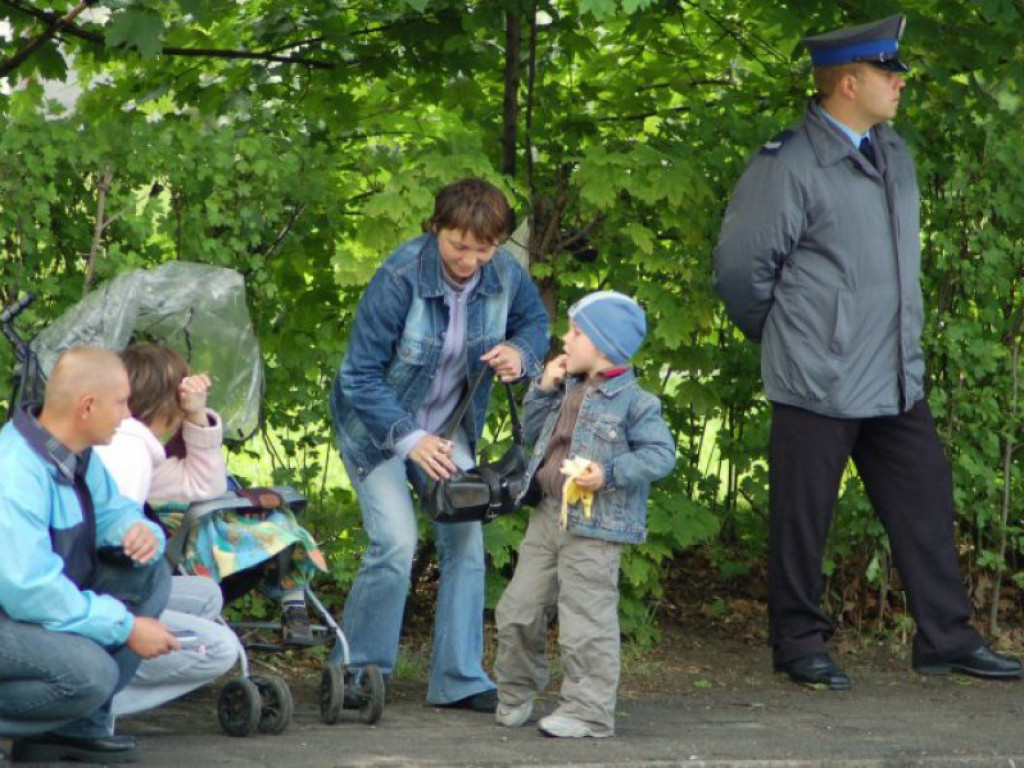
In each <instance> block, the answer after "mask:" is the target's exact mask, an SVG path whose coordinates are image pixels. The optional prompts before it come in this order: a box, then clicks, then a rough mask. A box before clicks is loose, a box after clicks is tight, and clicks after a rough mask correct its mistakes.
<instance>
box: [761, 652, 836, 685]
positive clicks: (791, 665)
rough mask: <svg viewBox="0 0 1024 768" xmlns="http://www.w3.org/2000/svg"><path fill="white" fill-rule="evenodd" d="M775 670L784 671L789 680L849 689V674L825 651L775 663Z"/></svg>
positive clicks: (802, 683) (804, 683) (803, 683)
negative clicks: (782, 662)
mask: <svg viewBox="0 0 1024 768" xmlns="http://www.w3.org/2000/svg"><path fill="white" fill-rule="evenodd" d="M775 671H776V672H785V673H786V674H787V675H789V679H790V680H792V681H793V682H794V683H800V684H801V685H824V686H825V687H827V688H828V689H829V690H830V691H848V690H850V676H849V675H847V674H846V673H845V672H843V670H841V669H840V668H839V667H838V666H837V665H836V663H835V662H834V661H832V657H831V656H829V655H828V654H827V653H812V654H811V655H810V656H801V657H800V658H799V659H793V661H787V662H786V663H785V664H776V665H775Z"/></svg>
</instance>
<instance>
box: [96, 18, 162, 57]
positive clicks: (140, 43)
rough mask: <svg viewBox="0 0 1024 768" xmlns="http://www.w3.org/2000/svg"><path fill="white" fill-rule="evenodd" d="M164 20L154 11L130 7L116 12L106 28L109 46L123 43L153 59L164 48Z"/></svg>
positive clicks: (143, 55) (112, 46)
mask: <svg viewBox="0 0 1024 768" xmlns="http://www.w3.org/2000/svg"><path fill="white" fill-rule="evenodd" d="M163 34H164V22H163V20H162V19H161V18H160V16H159V15H158V14H156V13H153V11H147V10H144V9H140V8H129V9H127V10H125V11H121V12H120V13H116V14H114V15H113V16H112V17H111V19H110V23H109V24H108V25H107V29H106V39H107V47H108V48H114V47H117V46H119V45H123V46H125V47H126V48H135V49H136V50H137V51H138V52H139V54H141V56H142V58H144V59H151V58H153V57H154V56H156V55H157V54H158V53H160V49H161V48H163Z"/></svg>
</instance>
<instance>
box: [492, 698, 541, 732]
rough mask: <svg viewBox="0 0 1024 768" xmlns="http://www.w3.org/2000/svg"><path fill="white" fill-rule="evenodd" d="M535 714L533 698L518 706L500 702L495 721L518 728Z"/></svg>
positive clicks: (507, 726)
mask: <svg viewBox="0 0 1024 768" xmlns="http://www.w3.org/2000/svg"><path fill="white" fill-rule="evenodd" d="M532 714H533V700H532V699H527V700H526V701H524V702H523V703H522V704H519V705H517V706H514V707H512V706H509V705H508V704H502V703H501V702H500V701H499V702H498V709H497V710H495V712H494V722H496V723H497V724H498V725H504V726H505V727H506V728H518V727H519V726H521V725H524V724H525V723H526V721H527V720H529V719H530V715H532Z"/></svg>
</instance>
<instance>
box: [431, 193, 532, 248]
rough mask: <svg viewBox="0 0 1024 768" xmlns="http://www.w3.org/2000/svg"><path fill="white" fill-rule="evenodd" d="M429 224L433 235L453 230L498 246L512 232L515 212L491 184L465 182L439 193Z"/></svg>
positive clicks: (435, 199)
mask: <svg viewBox="0 0 1024 768" xmlns="http://www.w3.org/2000/svg"><path fill="white" fill-rule="evenodd" d="M428 223H429V225H430V228H431V229H432V230H433V231H434V232H438V231H439V230H442V229H454V230H457V231H459V232H467V233H469V234H470V235H472V236H473V237H475V238H476V239H477V240H479V241H480V242H482V243H492V244H495V245H497V244H498V243H500V242H502V241H503V240H504V239H505V238H506V237H507V236H508V234H509V232H510V231H511V228H512V209H511V207H509V204H508V200H507V199H506V198H505V195H504V194H502V191H501V190H500V189H498V188H497V187H496V186H494V185H493V184H491V183H490V182H487V181H484V180H483V179H462V180H461V181H456V182H455V183H454V184H449V185H448V186H447V187H445V188H444V189H442V190H441V191H440V192H438V193H437V197H435V198H434V215H433V216H431V217H430V221H429V222H428Z"/></svg>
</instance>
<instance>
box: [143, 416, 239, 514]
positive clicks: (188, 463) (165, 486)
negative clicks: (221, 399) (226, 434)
mask: <svg viewBox="0 0 1024 768" xmlns="http://www.w3.org/2000/svg"><path fill="white" fill-rule="evenodd" d="M206 414H207V416H208V417H209V421H210V425H209V426H206V427H200V426H198V425H197V424H193V423H192V422H189V421H186V422H185V423H184V424H183V425H182V437H183V438H184V440H185V449H186V455H185V458H183V459H177V458H166V459H164V460H163V461H161V462H159V463H158V464H157V465H156V466H155V467H154V468H153V481H152V484H151V485H150V488H149V498H150V499H151V500H154V501H204V500H206V499H212V498H216V497H217V496H223V495H224V493H225V492H226V491H227V488H228V470H227V466H226V465H225V463H224V454H223V451H222V450H221V441H222V437H223V430H222V427H221V421H220V416H218V415H217V414H216V413H214V412H213V411H207V412H206Z"/></svg>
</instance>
